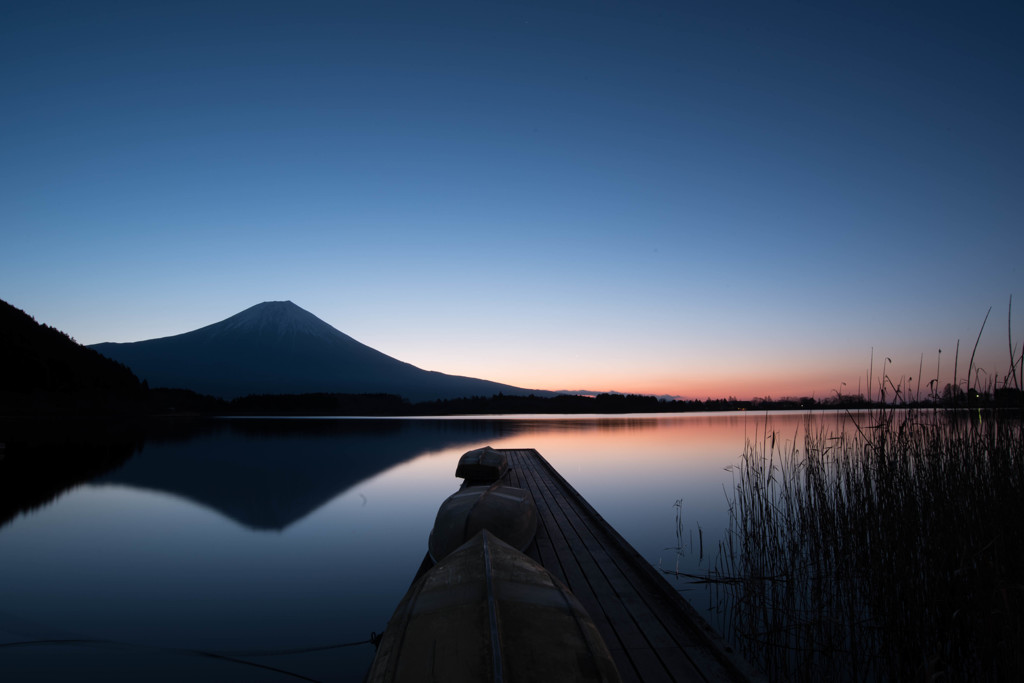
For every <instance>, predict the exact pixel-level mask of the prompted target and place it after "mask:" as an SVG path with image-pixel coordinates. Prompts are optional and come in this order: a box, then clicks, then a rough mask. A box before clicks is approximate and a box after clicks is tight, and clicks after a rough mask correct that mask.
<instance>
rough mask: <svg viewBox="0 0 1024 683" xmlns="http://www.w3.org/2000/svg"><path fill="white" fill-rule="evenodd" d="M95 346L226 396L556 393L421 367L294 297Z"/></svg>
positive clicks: (164, 382)
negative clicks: (168, 333)
mask: <svg viewBox="0 0 1024 683" xmlns="http://www.w3.org/2000/svg"><path fill="white" fill-rule="evenodd" d="M89 348H91V349H94V350H96V351H99V352H100V353H102V354H103V355H105V356H107V357H109V358H112V359H114V360H116V361H119V362H121V363H124V364H125V365H127V366H128V367H129V368H131V369H132V370H133V371H134V372H135V374H136V375H138V376H139V377H140V378H142V379H144V380H146V381H147V382H148V383H149V385H150V386H152V387H175V388H184V389H191V390H192V391H196V392H199V393H202V394H209V395H211V396H219V397H222V398H236V397H239V396H246V395H249V394H305V393H317V392H320V393H347V394H372V393H378V394H380V393H385V394H395V395H398V396H402V397H404V398H406V399H409V400H411V401H428V400H435V399H443V398H457V397H462V396H491V395H494V394H498V393H506V394H520V395H522V394H530V393H534V394H537V395H551V394H550V392H543V391H531V390H529V389H522V388H519V387H513V386H509V385H507V384H499V383H497V382H489V381H487V380H482V379H474V378H471V377H459V376H455V375H446V374H443V373H440V372H431V371H427V370H421V369H420V368H417V367H416V366H414V365H410V364H409V363H403V362H402V361H400V360H397V359H395V358H392V357H390V356H387V355H385V354H383V353H381V352H379V351H377V350H375V349H372V348H370V347H369V346H366V345H365V344H361V343H359V342H357V341H356V340H355V339H352V338H351V337H349V336H348V335H346V334H343V333H342V332H340V331H338V330H336V329H335V328H333V327H331V326H330V325H328V324H327V323H325V322H324V321H322V320H320V319H319V318H317V317H316V316H315V315H313V314H312V313H309V312H308V311H305V310H303V309H301V308H299V307H298V306H296V305H295V304H293V303H292V302H290V301H268V302H265V303H262V304H258V305H256V306H253V307H252V308H249V309H246V310H244V311H242V312H241V313H238V314H236V315H233V316H231V317H230V318H228V319H227V320H223V321H221V322H219V323H215V324H213V325H208V326H207V327H203V328H200V329H198V330H194V331H192V332H186V333H185V334H179V335H175V336H173V337H163V338H161V339H150V340H147V341H140V342H132V343H125V344H116V343H109V342H108V343H103V344H94V345H92V346H90V347H89Z"/></svg>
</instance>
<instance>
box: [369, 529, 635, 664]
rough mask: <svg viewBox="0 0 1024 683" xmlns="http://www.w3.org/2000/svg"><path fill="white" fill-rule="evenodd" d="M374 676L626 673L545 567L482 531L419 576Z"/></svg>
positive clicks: (393, 625) (576, 603)
mask: <svg viewBox="0 0 1024 683" xmlns="http://www.w3.org/2000/svg"><path fill="white" fill-rule="evenodd" d="M367 680H368V681H370V682H372V683H392V682H404V681H410V682H411V681H415V682H416V683H420V682H421V681H451V682H453V683H459V682H461V681H467V682H469V681H472V682H473V683H480V682H486V681H503V682H505V683H520V682H523V681H607V682H615V681H619V680H620V679H619V675H618V672H617V670H616V668H615V664H614V662H613V661H612V658H611V654H610V653H609V651H608V648H607V646H606V645H605V643H604V640H603V639H602V638H601V636H600V634H599V633H598V631H597V627H596V626H595V625H594V622H593V620H592V619H591V618H590V615H589V614H587V612H586V610H585V609H584V608H583V606H582V605H580V603H579V601H578V600H577V599H576V597H575V596H573V595H572V593H571V592H570V591H569V589H568V588H566V587H565V586H564V585H563V584H562V583H560V582H559V581H558V580H557V579H555V577H554V576H552V575H551V573H550V572H548V571H547V570H546V569H544V567H542V566H541V565H539V564H537V563H536V562H534V561H533V560H532V559H530V558H529V557H527V556H526V555H524V554H523V553H521V552H519V551H518V550H516V549H515V548H513V547H511V546H510V545H508V544H507V543H504V542H503V541H501V540H500V539H498V538H496V537H495V536H493V535H492V534H490V533H489V532H487V531H481V532H480V533H478V534H476V535H475V536H474V537H473V538H472V539H470V540H469V541H467V542H466V543H465V544H463V545H462V546H461V547H460V548H458V549H457V550H456V551H454V552H453V553H451V554H450V555H449V556H448V557H446V558H445V559H444V560H443V561H442V562H441V563H439V564H438V565H437V566H435V567H434V568H433V569H431V570H430V571H429V572H427V573H426V574H425V575H424V576H423V577H422V578H420V579H419V580H418V581H417V582H416V583H415V584H413V586H412V588H410V589H409V592H408V593H407V594H406V596H405V597H404V598H403V600H402V602H401V603H400V604H399V606H398V608H397V609H396V610H395V613H394V616H392V618H391V620H390V621H389V622H388V627H387V630H386V631H385V632H384V636H383V638H382V640H381V643H380V646H379V648H378V650H377V656H376V658H375V659H374V662H373V666H372V668H371V669H370V673H369V676H368V678H367Z"/></svg>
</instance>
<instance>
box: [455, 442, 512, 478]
mask: <svg viewBox="0 0 1024 683" xmlns="http://www.w3.org/2000/svg"><path fill="white" fill-rule="evenodd" d="M507 471H508V458H506V457H505V454H504V453H502V452H501V451H496V450H494V449H493V448H491V447H490V446H484V447H483V448H477V449H476V450H473V451H468V452H467V453H465V454H463V456H462V457H461V458H459V464H458V465H457V466H456V468H455V476H456V477H462V478H463V479H465V480H466V481H467V482H469V483H476V484H492V483H494V482H496V481H498V480H499V479H501V478H502V477H503V476H505V472H507Z"/></svg>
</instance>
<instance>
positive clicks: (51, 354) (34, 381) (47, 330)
mask: <svg viewBox="0 0 1024 683" xmlns="http://www.w3.org/2000/svg"><path fill="white" fill-rule="evenodd" d="M144 391H145V389H144V386H143V385H142V384H141V383H140V382H139V380H138V378H137V377H136V376H135V375H134V374H132V371H131V370H129V369H128V368H127V367H126V366H125V365H122V364H121V363H118V362H116V361H113V360H110V359H109V358H106V357H104V356H102V355H101V354H99V353H97V352H96V351H93V350H92V349H88V348H86V347H84V346H82V345H80V344H78V343H77V342H75V341H74V340H73V339H71V338H70V337H69V336H68V335H66V334H64V333H63V332H61V331H59V330H57V329H54V328H53V327H50V326H48V325H41V324H39V323H37V322H36V321H35V319H34V318H33V317H32V316H30V315H28V314H27V313H25V312H24V311H22V310H20V309H18V308H15V307H14V306H11V305H10V304H8V303H7V302H6V301H2V300H0V411H2V412H3V413H6V414H22V413H35V412H62V411H64V410H75V411H86V412H88V411H90V409H96V410H100V409H104V408H106V407H109V406H110V405H111V404H123V403H125V402H132V401H136V400H138V399H140V398H141V397H142V396H143V395H144Z"/></svg>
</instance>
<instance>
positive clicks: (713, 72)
mask: <svg viewBox="0 0 1024 683" xmlns="http://www.w3.org/2000/svg"><path fill="white" fill-rule="evenodd" d="M2 14H3V18H2V20H0V83H2V84H3V87H2V90H0V298H2V299H3V300H5V301H7V302H9V303H11V304H12V305H14V306H17V307H18V308H21V309H22V310H25V311H26V312H28V313H29V314H31V315H32V316H34V317H35V318H36V320H37V321H39V322H41V323H46V324H48V325H52V326H54V327H56V328H58V329H61V330H63V331H64V332H67V333H68V334H69V335H71V336H72V337H73V338H75V339H76V340H77V341H79V342H80V343H83V344H92V343H98V342H103V341H115V342H128V341H138V340H143V339H150V338H155V337H163V336H169V335H173V334H179V333H182V332H186V331H190V330H193V329H196V328H199V327H202V326H205V325H208V324H211V323H214V322H217V321H220V320H222V319H224V318H227V317H229V316H231V315H233V314H235V313H237V312H239V311H241V310H243V309H245V308H248V307H250V306H252V305H255V304H257V303H260V302H262V301H279V300H290V301H293V302H294V303H296V304H297V305H299V306H301V307H302V308H304V309H306V310H308V311H310V312H311V313H313V314H315V315H316V316H318V317H319V318H321V319H323V320H324V321H326V322H328V323H330V324H331V325H333V326H334V327H336V328H338V329H339V330H341V331H342V332H345V333H346V334H348V335H350V336H352V337H353V338H355V339H357V340H359V341H361V342H363V343H364V344H368V345H369V346H372V347H374V348H376V349H378V350H379V351H382V352H384V353H386V354H388V355H391V356H393V357H396V358H399V359H400V360H403V361H406V362H409V363H413V364H414V365H417V366H419V367H421V368H424V369H428V370H438V371H441V372H445V373H449V374H457V375H467V376H472V377H480V378H485V379H490V380H494V381H499V382H505V383H508V384H513V385H516V386H521V387H528V388H535V389H548V390H564V389H570V390H575V389H587V390H596V391H609V390H614V391H622V392H636V393H646V394H658V395H674V396H683V397H692V398H705V397H726V396H736V397H739V398H750V397H756V396H772V397H775V398H778V397H781V396H799V395H814V396H816V397H819V398H822V397H826V396H830V395H834V394H835V393H836V392H843V393H855V392H856V391H857V390H858V387H860V390H861V391H862V392H865V393H866V392H867V384H868V379H869V376H870V378H871V381H872V384H873V385H875V384H877V382H878V378H879V376H880V375H881V372H880V368H884V369H885V371H886V372H887V373H889V374H890V375H891V376H892V377H893V378H894V380H896V381H897V382H898V381H899V380H900V379H903V380H904V381H906V382H908V383H909V385H910V386H912V387H913V386H914V385H916V384H917V383H918V381H919V380H921V379H923V380H924V382H923V384H925V385H926V384H927V381H928V380H929V379H932V378H935V377H936V375H938V376H939V379H940V382H941V383H945V382H949V381H952V379H953V367H954V357H955V355H956V354H955V350H956V345H957V343H958V342H959V345H960V357H959V359H958V361H957V362H956V365H957V370H958V378H959V379H963V378H964V377H965V375H967V374H968V373H967V372H966V370H965V368H967V367H968V365H969V362H968V361H969V359H970V355H971V351H972V349H973V346H974V343H975V340H976V338H977V337H978V334H979V332H980V331H981V330H982V323H983V321H984V320H985V316H986V314H987V312H988V311H989V309H990V308H991V316H990V317H989V319H988V322H987V323H986V325H985V327H984V334H982V336H981V342H980V343H979V346H978V350H977V354H976V357H975V363H974V365H975V366H977V367H981V368H982V371H980V372H979V371H974V373H973V374H974V379H976V380H978V381H981V382H985V381H986V379H999V380H1000V381H1001V378H1002V376H1003V375H1004V374H1005V373H1006V371H1007V370H1008V369H1009V365H1010V353H1011V352H1010V348H1011V342H1010V337H1011V336H1012V338H1013V340H1014V342H1013V343H1015V344H1016V345H1017V346H1016V348H1017V353H1019V352H1020V344H1021V343H1022V340H1024V314H1022V313H1021V311H1022V310H1024V270H1022V265H1021V261H1022V259H1021V255H1022V253H1024V230H1022V225H1021V223H1022V221H1021V217H1022V216H1024V191H1022V188H1024V130H1022V125H1021V122H1022V121H1024V88H1022V87H1021V83H1022V75H1024V41H1021V40H1020V36H1021V35H1024V5H1022V4H1021V3H1019V2H1003V3H987V2H970V3H967V2H964V3H945V2H934V3H898V2H897V3H890V2H885V3H849V4H847V3H811V2H799V3H792V2H783V1H779V2H752V3H744V2H683V1H679V2H665V3H658V2H613V1H610V0H597V1H588V2H562V1H559V0H547V1H542V2H529V1H526V2H490V1H487V0H483V1H474V2H415V3H411V2H389V1H383V2H302V1H297V2H217V1H216V0H211V1H205V2H186V1H177V2H167V3H155V2H154V3H137V2H117V3H112V2H103V1H96V2H88V3H82V2H65V3H55V2H48V1H46V0H39V1H33V2H31V3H7V4H5V5H4V8H3V10H2ZM1011 297H1012V298H1013V308H1012V309H1011V308H1010V300H1011ZM1011 310H1012V313H1011ZM940 350H941V354H940V353H939V351H940ZM886 359H891V362H889V361H887V360H886ZM922 367H923V368H924V372H923V373H922V372H921V368H922ZM908 378H910V379H908Z"/></svg>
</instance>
